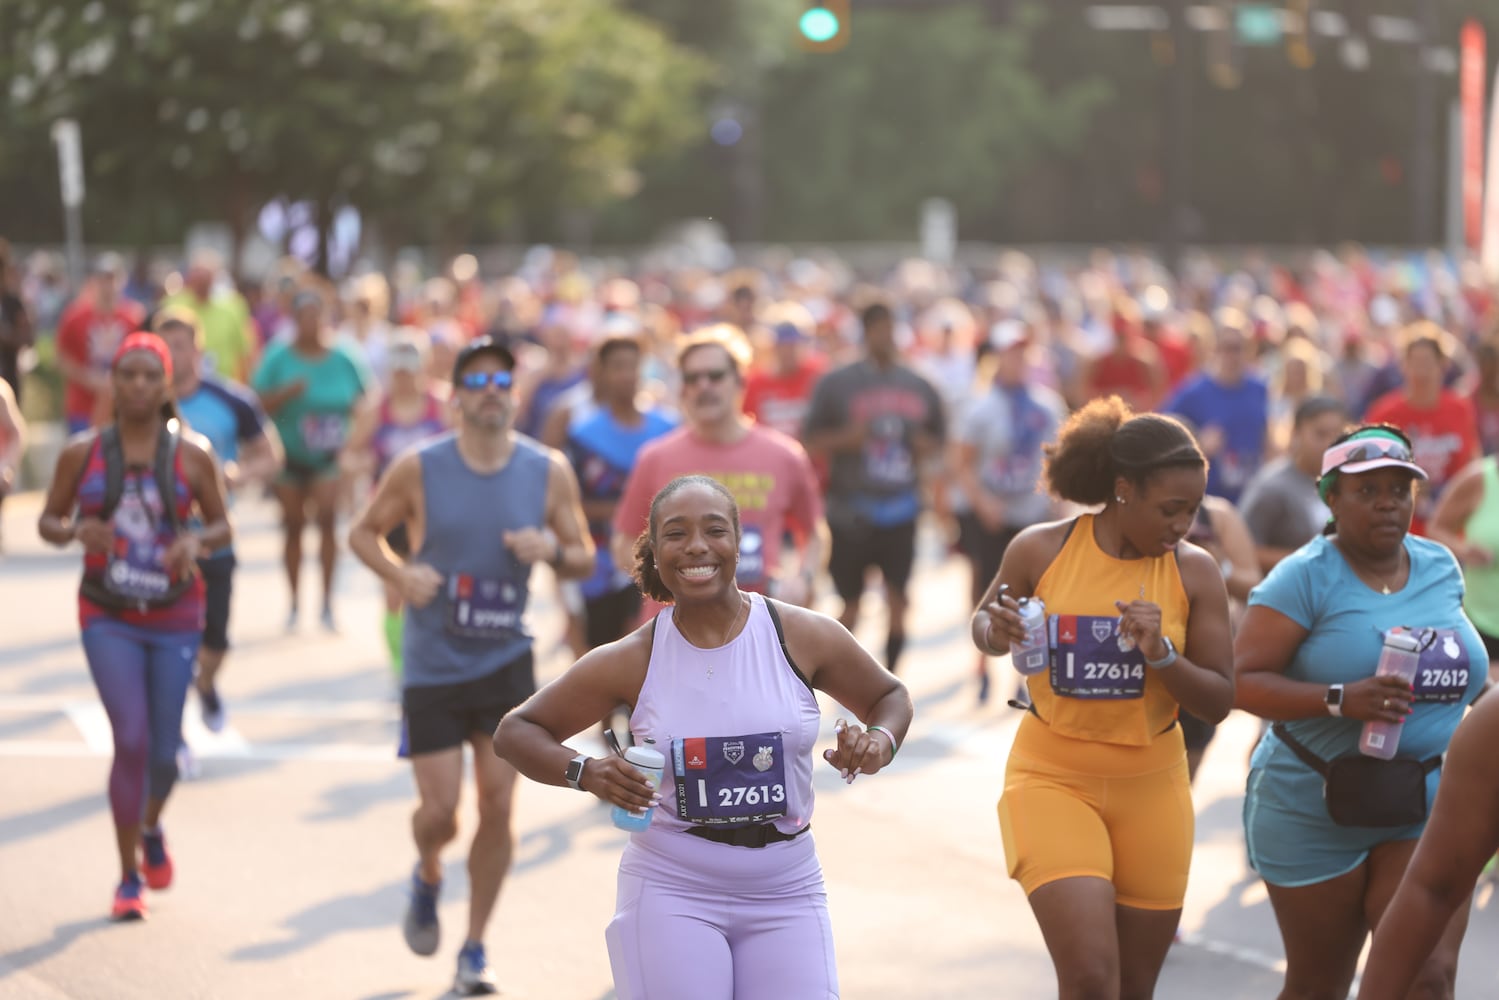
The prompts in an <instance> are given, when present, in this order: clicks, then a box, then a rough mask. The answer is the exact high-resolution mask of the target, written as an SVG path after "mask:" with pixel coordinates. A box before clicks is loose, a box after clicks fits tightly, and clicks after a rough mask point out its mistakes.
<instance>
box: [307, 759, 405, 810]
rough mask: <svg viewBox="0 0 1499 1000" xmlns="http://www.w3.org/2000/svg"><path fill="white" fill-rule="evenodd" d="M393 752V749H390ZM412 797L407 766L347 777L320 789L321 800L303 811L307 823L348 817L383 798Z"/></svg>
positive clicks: (369, 807) (390, 799)
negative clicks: (371, 777) (343, 781)
mask: <svg viewBox="0 0 1499 1000" xmlns="http://www.w3.org/2000/svg"><path fill="white" fill-rule="evenodd" d="M392 755H394V751H392ZM403 801H411V802H415V801H416V790H415V786H414V785H413V783H412V778H411V770H410V768H401V769H400V770H398V771H394V772H392V773H390V774H387V775H385V776H384V777H382V778H376V779H375V780H373V781H351V782H349V783H348V784H343V785H337V786H335V787H333V788H330V789H328V790H327V791H325V792H324V793H323V804H322V806H321V808H319V809H318V810H316V811H315V812H310V813H308V814H307V815H306V817H305V818H306V819H307V820H308V822H311V823H327V822H342V821H345V820H351V819H354V818H356V817H358V816H359V815H361V814H362V813H365V812H367V811H368V810H370V809H371V808H373V807H374V806H377V805H381V804H383V803H386V802H403Z"/></svg>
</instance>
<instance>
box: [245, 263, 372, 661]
mask: <svg viewBox="0 0 1499 1000" xmlns="http://www.w3.org/2000/svg"><path fill="white" fill-rule="evenodd" d="M292 318H293V320H294V321H295V323H296V329H295V332H294V334H293V336H292V338H291V339H290V340H278V341H276V342H274V343H272V344H271V346H270V347H269V348H267V349H266V352H265V357H264V358H263V359H262V360H261V362H260V367H259V368H257V369H256V371H255V377H254V378H253V379H251V384H252V386H253V387H254V389H255V391H256V392H257V393H259V395H260V401H261V403H262V405H264V406H265V409H266V412H267V413H269V414H270V416H271V420H272V422H273V423H275V425H276V431H277V432H278V433H279V434H280V435H281V442H282V445H283V446H284V447H285V449H286V467H285V469H284V470H283V471H282V473H281V475H280V476H279V477H278V478H277V479H276V499H277V501H278V502H279V503H280V504H281V515H282V524H283V526H284V529H285V547H284V557H285V563H286V582H287V586H288V587H289V588H290V589H291V612H290V614H289V615H288V616H287V621H286V627H287V628H288V629H291V628H294V627H295V626H296V623H297V610H298V604H297V590H298V586H297V585H298V583H299V579H300V576H301V572H300V571H301V566H302V529H303V528H304V527H306V524H307V511H308V509H309V507H310V508H311V509H312V511H313V516H314V517H315V518H316V520H317V525H318V534H319V540H320V543H321V548H320V550H319V555H320V557H321V563H322V570H323V613H322V621H323V627H324V628H327V629H329V630H330V631H331V630H332V629H333V627H334V624H333V603H332V602H333V567H334V564H335V563H336V562H337V560H338V537H337V524H336V522H337V513H338V478H339V465H338V456H339V452H340V451H342V450H343V446H344V442H345V440H346V439H347V438H348V435H349V425H350V423H351V422H352V420H353V415H354V410H355V408H356V406H358V405H359V402H360V400H362V399H363V398H364V396H365V393H366V392H367V391H368V390H369V388H370V386H371V385H373V383H374V380H373V379H372V378H371V376H370V372H369V369H368V368H366V367H365V363H364V361H363V360H362V359H361V358H360V357H359V356H358V355H357V354H355V353H354V352H352V351H350V350H348V349H347V348H345V347H343V346H342V345H341V344H338V343H336V342H335V341H334V338H333V335H332V333H331V332H330V331H329V330H328V328H327V326H326V325H325V323H324V321H323V298H322V296H321V295H319V294H318V293H317V292H315V291H311V290H307V291H302V292H299V293H297V296H296V298H295V299H293V301H292Z"/></svg>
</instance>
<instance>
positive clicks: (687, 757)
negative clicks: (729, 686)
mask: <svg viewBox="0 0 1499 1000" xmlns="http://www.w3.org/2000/svg"><path fill="white" fill-rule="evenodd" d="M671 754H672V770H673V773H674V774H675V775H676V779H677V815H678V816H680V817H681V818H682V819H685V820H687V821H688V822H689V823H704V824H710V825H718V826H724V825H734V826H739V825H742V824H746V823H763V822H766V821H767V820H772V819H780V818H781V817H782V816H785V815H786V794H787V789H786V759H785V752H784V747H783V745H782V742H781V734H780V733H755V734H753V735H750V736H727V737H723V736H696V737H689V738H687V739H680V740H672V741H671Z"/></svg>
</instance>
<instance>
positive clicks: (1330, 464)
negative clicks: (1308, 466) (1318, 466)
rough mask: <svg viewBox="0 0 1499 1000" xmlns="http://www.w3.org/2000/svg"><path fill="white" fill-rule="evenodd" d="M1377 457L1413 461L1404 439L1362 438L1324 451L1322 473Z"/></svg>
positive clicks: (1325, 473) (1397, 460)
mask: <svg viewBox="0 0 1499 1000" xmlns="http://www.w3.org/2000/svg"><path fill="white" fill-rule="evenodd" d="M1377 458H1387V459H1391V460H1392V461H1396V462H1411V461H1412V458H1411V450H1410V449H1409V448H1407V447H1406V446H1405V442H1403V441H1396V440H1394V439H1392V438H1361V439H1359V440H1356V441H1344V442H1343V443H1342V444H1335V445H1333V446H1332V447H1331V448H1329V449H1327V451H1325V452H1323V453H1322V474H1323V475H1324V476H1325V475H1327V474H1328V473H1329V472H1332V471H1333V470H1335V469H1340V468H1342V467H1343V466H1345V465H1352V464H1354V463H1357V462H1372V461H1373V460H1375V459H1377Z"/></svg>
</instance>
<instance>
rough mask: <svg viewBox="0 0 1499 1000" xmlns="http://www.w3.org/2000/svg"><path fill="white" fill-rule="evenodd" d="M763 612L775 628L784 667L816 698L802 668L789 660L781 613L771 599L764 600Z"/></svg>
mask: <svg viewBox="0 0 1499 1000" xmlns="http://www.w3.org/2000/svg"><path fill="white" fill-rule="evenodd" d="M765 610H766V611H767V612H769V614H770V624H772V625H774V626H775V630H776V639H777V641H779V642H780V644H781V655H782V656H784V657H786V665H787V666H789V667H790V668H791V672H792V673H794V674H796V677H797V680H799V681H801V682H802V683H803V684H805V685H807V690H808V691H811V692H812V695H813V697H816V696H817V692H816V691H815V690H813V688H812V682H811V681H810V680H808V679H807V675H806V674H804V673H802V668H801V667H798V666H797V665H796V661H795V660H793V659H792V658H791V650H789V649H787V648H786V630H785V629H784V628H782V627H781V613H780V612H779V611H777V610H776V602H775V601H774V600H773V599H772V598H769V597H767V598H765Z"/></svg>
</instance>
